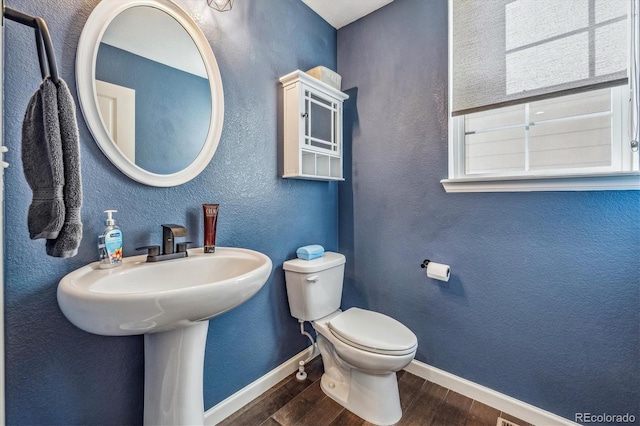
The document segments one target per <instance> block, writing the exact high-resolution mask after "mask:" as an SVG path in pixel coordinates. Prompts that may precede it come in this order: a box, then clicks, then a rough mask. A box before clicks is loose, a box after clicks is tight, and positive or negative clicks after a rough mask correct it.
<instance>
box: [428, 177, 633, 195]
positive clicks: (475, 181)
mask: <svg viewBox="0 0 640 426" xmlns="http://www.w3.org/2000/svg"><path fill="white" fill-rule="evenodd" d="M440 183H441V184H442V186H443V187H444V189H445V191H447V192H533V191H549V192H551V191H621V190H622V191H625V190H634V191H638V190H640V174H638V173H628V174H623V173H618V174H614V175H591V176H566V177H552V178H550V177H531V176H527V177H505V178H495V177H491V178H487V177H485V178H481V177H478V178H470V177H469V178H457V179H442V180H441V181H440Z"/></svg>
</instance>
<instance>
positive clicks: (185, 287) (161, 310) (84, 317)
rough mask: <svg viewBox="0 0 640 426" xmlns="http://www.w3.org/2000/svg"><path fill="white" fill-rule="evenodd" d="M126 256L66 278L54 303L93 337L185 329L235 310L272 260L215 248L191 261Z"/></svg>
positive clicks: (260, 282) (261, 282)
mask: <svg viewBox="0 0 640 426" xmlns="http://www.w3.org/2000/svg"><path fill="white" fill-rule="evenodd" d="M146 258H147V257H146V255H142V256H133V257H127V258H125V259H124V264H123V265H122V266H121V267H116V268H113V269H99V268H98V262H95V263H92V264H89V265H87V266H85V267H82V268H80V269H77V270H75V271H73V272H71V273H70V274H68V275H66V276H65V277H64V278H63V279H62V281H60V285H59V286H58V304H59V305H60V309H62V312H63V313H64V315H65V316H66V317H67V318H68V319H69V321H71V322H72V323H73V324H74V325H75V326H77V327H79V328H81V329H83V330H85V331H88V332H90V333H94V334H101V335H106V336H126V335H132V334H146V333H156V332H159V331H167V330H171V329H175V328H178V327H185V326H188V325H191V324H192V323H194V322H197V321H203V320H207V319H209V318H212V317H214V316H216V315H220V314H222V313H224V312H226V311H228V310H230V309H233V308H235V307H236V306H238V305H240V304H241V303H243V302H245V301H247V300H248V299H249V298H251V297H252V296H253V295H254V294H256V293H257V292H258V290H260V289H261V288H262V286H263V285H264V284H265V283H266V282H267V279H268V278H269V275H270V274H271V268H272V264H271V259H269V258H268V257H267V256H265V255H264V254H262V253H259V252H256V251H252V250H247V249H240V248H225V247H217V248H216V252H215V253H213V254H204V253H203V251H202V249H201V248H200V249H190V250H189V257H186V258H182V259H174V260H166V261H162V262H154V263H146V262H145V261H146Z"/></svg>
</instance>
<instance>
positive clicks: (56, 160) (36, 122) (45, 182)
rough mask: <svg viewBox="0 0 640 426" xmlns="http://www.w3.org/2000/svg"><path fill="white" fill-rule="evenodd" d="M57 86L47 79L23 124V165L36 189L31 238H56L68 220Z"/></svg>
mask: <svg viewBox="0 0 640 426" xmlns="http://www.w3.org/2000/svg"><path fill="white" fill-rule="evenodd" d="M57 98H58V95H57V89H56V85H55V84H54V83H53V82H52V81H51V80H50V79H48V78H47V79H45V80H44V81H43V82H42V84H41V85H40V88H39V89H38V90H37V91H36V93H34V94H33V96H32V97H31V99H30V100H29V104H28V106H27V111H26V113H25V116H24V121H23V123H22V165H23V168H24V175H25V178H26V179H27V183H28V184H29V186H30V187H31V190H32V191H33V199H32V202H31V205H30V206H29V213H28V215H27V225H28V227H29V235H30V236H31V239H34V240H35V239H37V238H56V237H57V236H58V233H59V232H60V229H61V228H62V225H63V223H64V217H65V208H64V202H63V189H62V188H63V186H64V166H63V160H62V145H61V142H60V122H59V120H58V101H57Z"/></svg>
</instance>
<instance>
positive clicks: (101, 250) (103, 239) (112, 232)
mask: <svg viewBox="0 0 640 426" xmlns="http://www.w3.org/2000/svg"><path fill="white" fill-rule="evenodd" d="M117 212H118V211H117V210H105V213H106V214H107V220H106V221H105V225H106V227H105V228H104V230H103V231H102V233H101V234H100V235H99V236H98V254H99V256H100V269H106V268H113V267H116V266H120V265H122V231H120V228H118V226H117V225H116V221H115V220H113V213H117Z"/></svg>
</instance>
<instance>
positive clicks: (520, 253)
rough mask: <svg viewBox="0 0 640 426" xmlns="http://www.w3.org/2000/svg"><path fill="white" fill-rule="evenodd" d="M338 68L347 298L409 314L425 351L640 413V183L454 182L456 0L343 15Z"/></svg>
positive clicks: (522, 387) (447, 361)
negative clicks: (568, 186) (434, 269)
mask: <svg viewBox="0 0 640 426" xmlns="http://www.w3.org/2000/svg"><path fill="white" fill-rule="evenodd" d="M338 72H339V73H340V74H341V75H342V77H343V80H342V87H343V88H344V89H347V92H348V93H350V94H351V98H350V99H349V101H348V103H347V107H346V108H345V109H346V112H345V118H346V123H345V130H346V135H345V137H346V150H347V157H350V158H351V161H352V163H351V166H352V167H351V170H347V172H348V178H347V180H346V182H344V183H341V184H340V185H339V192H340V194H339V212H340V221H339V239H340V250H341V251H343V252H344V253H346V254H347V265H348V268H347V274H348V280H347V288H346V291H345V298H344V299H343V302H344V304H345V306H349V305H360V306H365V307H369V308H372V309H375V310H379V311H381V312H384V313H387V314H389V315H391V316H393V317H395V318H397V319H399V320H401V321H402V322H403V323H404V324H406V325H407V326H408V327H409V328H411V329H412V330H413V331H414V332H415V333H416V335H417V336H418V340H419V348H418V353H417V356H416V358H417V359H418V360H420V361H422V362H426V363H428V364H430V365H433V366H435V367H438V368H441V369H443V370H446V371H449V372H451V373H453V374H456V375H458V376H461V377H464V378H466V379H469V380H471V381H474V382H477V383H479V384H481V385H484V386H487V387H489V388H492V389H495V390H497V391H499V392H503V393H505V394H507V395H511V396H513V397H515V398H518V399H520V400H522V401H525V402H528V403H531V404H533V405H536V406H539V407H541V408H543V409H546V410H548V411H551V412H553V413H557V414H559V415H561V416H564V417H567V418H570V419H573V418H574V413H575V412H585V411H586V412H591V413H603V412H606V413H622V414H624V413H627V412H629V413H633V414H635V416H636V419H638V418H639V414H640V413H639V412H638V405H639V401H640V389H639V386H638V384H639V383H640V370H639V365H638V364H639V362H640V361H639V358H640V357H639V353H640V346H639V338H640V329H639V324H640V318H639V311H640V298H639V296H640V294H639V293H640V269H639V268H638V264H639V260H640V250H639V249H640V217H639V213H640V192H639V191H628V192H580V193H577V192H576V193H571V192H557V193H553V192H548V193H514V194H509V193H498V194H446V193H445V192H444V190H443V188H442V186H441V185H440V183H439V180H440V179H442V178H445V177H447V127H446V99H447V2H446V0H438V1H436V0H432V1H422V0H395V1H394V2H393V3H391V4H390V5H388V6H385V7H384V8H382V9H380V10H379V11H377V12H374V13H373V14H371V15H369V16H367V17H365V18H364V19H361V20H360V21H357V22H355V23H354V24H351V25H349V26H347V27H345V28H342V29H340V30H339V31H338ZM347 163H349V160H348V159H347ZM425 258H430V259H432V260H434V261H437V262H443V263H448V264H450V265H451V269H452V276H451V280H450V281H449V282H448V283H446V284H445V283H442V282H439V281H433V280H430V279H428V278H427V277H426V276H425V275H424V271H423V270H422V269H420V267H419V265H420V263H421V262H422V260H423V259H425Z"/></svg>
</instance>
